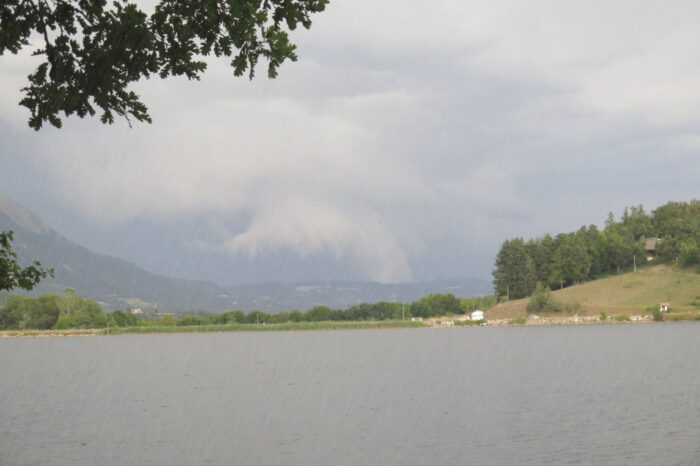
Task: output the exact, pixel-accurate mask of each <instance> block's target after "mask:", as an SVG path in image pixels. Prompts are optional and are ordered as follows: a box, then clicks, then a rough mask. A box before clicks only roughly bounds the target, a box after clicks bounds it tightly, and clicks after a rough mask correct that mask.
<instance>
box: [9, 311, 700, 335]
mask: <svg viewBox="0 0 700 466" xmlns="http://www.w3.org/2000/svg"><path fill="white" fill-rule="evenodd" d="M616 317H618V318H616ZM619 317H620V316H612V317H610V318H608V319H607V320H605V321H601V320H600V317H598V316H578V315H574V316H544V317H540V316H530V317H528V318H527V319H526V318H520V319H517V318H516V319H492V320H487V321H485V322H483V323H473V322H471V321H469V320H464V319H459V318H442V319H431V320H426V321H403V320H399V321H388V320H384V321H351V322H343V321H340V322H334V321H327V322H294V323H292V322H290V323H285V324H234V325H230V324H229V325H194V326H180V327H177V326H145V327H111V328H86V329H79V328H76V329H65V330H56V329H50V330H29V329H28V330H0V339H4V338H45V337H80V336H109V335H139V334H168V333H173V334H175V333H229V332H286V331H292V332H297V331H313V330H376V329H403V328H451V327H455V328H466V327H545V326H561V325H620V324H623V325H624V324H627V325H629V324H653V323H664V322H692V321H700V316H698V315H670V316H668V318H666V319H664V320H663V321H655V320H654V318H653V317H652V316H650V315H632V316H624V318H619Z"/></svg>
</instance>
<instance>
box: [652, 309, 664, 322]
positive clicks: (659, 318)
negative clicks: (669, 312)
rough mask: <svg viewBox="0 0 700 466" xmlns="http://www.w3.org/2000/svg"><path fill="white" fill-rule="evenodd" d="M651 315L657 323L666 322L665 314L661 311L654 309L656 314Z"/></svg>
mask: <svg viewBox="0 0 700 466" xmlns="http://www.w3.org/2000/svg"><path fill="white" fill-rule="evenodd" d="M651 315H652V316H653V317H654V320H655V321H657V322H661V321H662V320H664V314H663V312H661V311H660V310H659V309H654V312H652V313H651Z"/></svg>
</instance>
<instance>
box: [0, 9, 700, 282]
mask: <svg viewBox="0 0 700 466" xmlns="http://www.w3.org/2000/svg"><path fill="white" fill-rule="evenodd" d="M699 15H700V4H698V3H697V2H694V1H687V2H680V1H679V2H657V1H653V2H652V1H639V0H634V1H616V2H609V1H586V2H583V1H580V2H559V1H549V2H545V1H531V2H521V1H512V2H505V1H502V2H495V1H465V0H454V1H452V0H445V1H440V0H434V1H431V2H425V1H417V0H416V1H414V0H385V1H382V2H377V1H374V0H352V1H350V0H332V2H331V4H330V5H329V7H328V9H327V11H326V12H324V13H322V14H320V15H317V16H316V17H315V21H314V25H313V27H312V28H311V30H310V31H297V32H295V33H294V34H293V39H294V40H295V41H296V42H297V44H298V45H299V57H300V58H299V61H298V62H296V63H287V64H285V65H284V66H283V68H282V69H281V72H280V76H279V78H278V79H277V80H274V81H268V80H266V79H265V78H263V76H264V73H263V72H260V73H259V75H260V78H258V79H257V80H255V81H253V82H249V81H247V80H245V79H236V78H233V76H232V72H231V70H230V68H228V67H227V64H226V62H225V61H221V62H216V61H214V62H211V64H210V69H209V71H208V72H207V73H206V75H205V77H204V79H203V80H202V81H201V82H195V83H193V82H187V81H186V80H183V79H170V80H166V81H162V80H151V81H147V82H143V83H140V84H139V85H138V86H136V90H137V91H138V92H139V93H140V95H141V96H142V98H143V100H144V101H145V102H146V104H147V105H148V106H149V108H150V111H151V114H152V116H153V119H154V123H153V124H151V125H148V124H136V125H135V127H134V128H133V129H129V128H128V126H127V125H126V124H125V123H124V122H118V123H117V124H115V125H113V126H111V127H105V126H102V125H101V124H100V123H99V122H97V121H96V120H79V119H76V118H71V119H67V120H65V121H64V123H65V126H64V129H62V130H55V129H53V128H46V129H43V130H41V131H40V132H39V133H36V132H34V131H33V130H30V129H29V128H28V127H27V126H26V120H27V118H28V114H27V111H26V110H25V109H24V108H23V107H19V106H18V105H17V102H18V101H19V99H20V92H19V89H20V88H21V87H22V85H23V83H24V79H25V76H26V75H27V74H29V73H30V71H31V70H32V68H33V66H34V65H33V63H34V64H35V62H34V61H33V59H32V58H29V57H27V56H4V57H0V110H1V111H0V141H1V145H0V192H3V193H5V194H7V195H10V196H12V197H14V198H15V199H16V200H18V201H20V202H22V203H24V204H26V205H28V206H30V207H31V208H32V209H34V210H35V211H37V213H39V215H40V216H41V217H42V218H44V220H45V221H46V222H47V223H49V224H50V225H51V226H52V227H54V228H55V229H57V230H58V231H60V232H61V233H63V234H65V235H66V236H67V237H69V238H70V239H73V240H75V241H78V242H80V243H81V244H84V245H86V246H89V247H91V248H93V249H96V250H98V251H100V252H104V253H109V254H113V255H117V256H120V257H123V258H125V259H127V260H130V261H132V262H135V263H136V264H138V265H140V266H143V267H145V268H147V269H149V270H152V271H156V272H159V273H164V274H167V275H171V276H179V277H187V278H201V279H208V280H214V281H217V282H220V283H234V282H251V281H280V280H283V281H294V280H308V279H317V280H357V279H361V280H375V281H383V282H397V281H410V280H434V279H441V278H460V277H481V278H487V279H488V278H490V272H491V268H492V264H493V259H494V255H495V254H496V252H497V250H498V246H499V245H500V243H501V242H502V241H503V240H505V239H507V238H509V237H514V236H525V237H531V236H536V235H539V234H542V233H545V232H551V233H557V232H560V231H568V230H572V229H575V228H578V227H579V226H580V225H582V224H591V223H596V224H599V225H600V224H602V223H603V221H604V219H605V216H606V214H607V212H609V211H614V212H615V213H616V214H619V213H620V212H621V210H622V208H623V207H624V206H627V205H636V204H639V203H642V204H644V205H645V206H647V207H649V208H653V207H655V206H657V205H660V204H663V203H665V202H666V201H668V200H690V199H692V198H693V197H698V187H699V186H700V183H699V182H698V180H700V157H698V155H699V152H700V126H699V124H700V22H698V20H697V19H698V17H699ZM261 71H262V70H261Z"/></svg>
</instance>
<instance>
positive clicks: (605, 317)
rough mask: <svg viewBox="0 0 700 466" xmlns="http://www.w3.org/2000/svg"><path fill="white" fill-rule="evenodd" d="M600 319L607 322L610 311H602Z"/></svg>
mask: <svg viewBox="0 0 700 466" xmlns="http://www.w3.org/2000/svg"><path fill="white" fill-rule="evenodd" d="M600 320H602V321H603V322H605V321H606V320H608V313H607V312H605V311H601V312H600Z"/></svg>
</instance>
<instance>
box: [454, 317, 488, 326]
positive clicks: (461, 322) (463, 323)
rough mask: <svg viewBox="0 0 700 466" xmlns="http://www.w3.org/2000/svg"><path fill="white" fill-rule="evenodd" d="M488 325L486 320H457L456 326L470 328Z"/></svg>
mask: <svg viewBox="0 0 700 466" xmlns="http://www.w3.org/2000/svg"><path fill="white" fill-rule="evenodd" d="M485 323H486V319H481V320H456V321H455V323H454V324H455V325H456V326H457V327H470V326H472V325H483V324H485Z"/></svg>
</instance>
